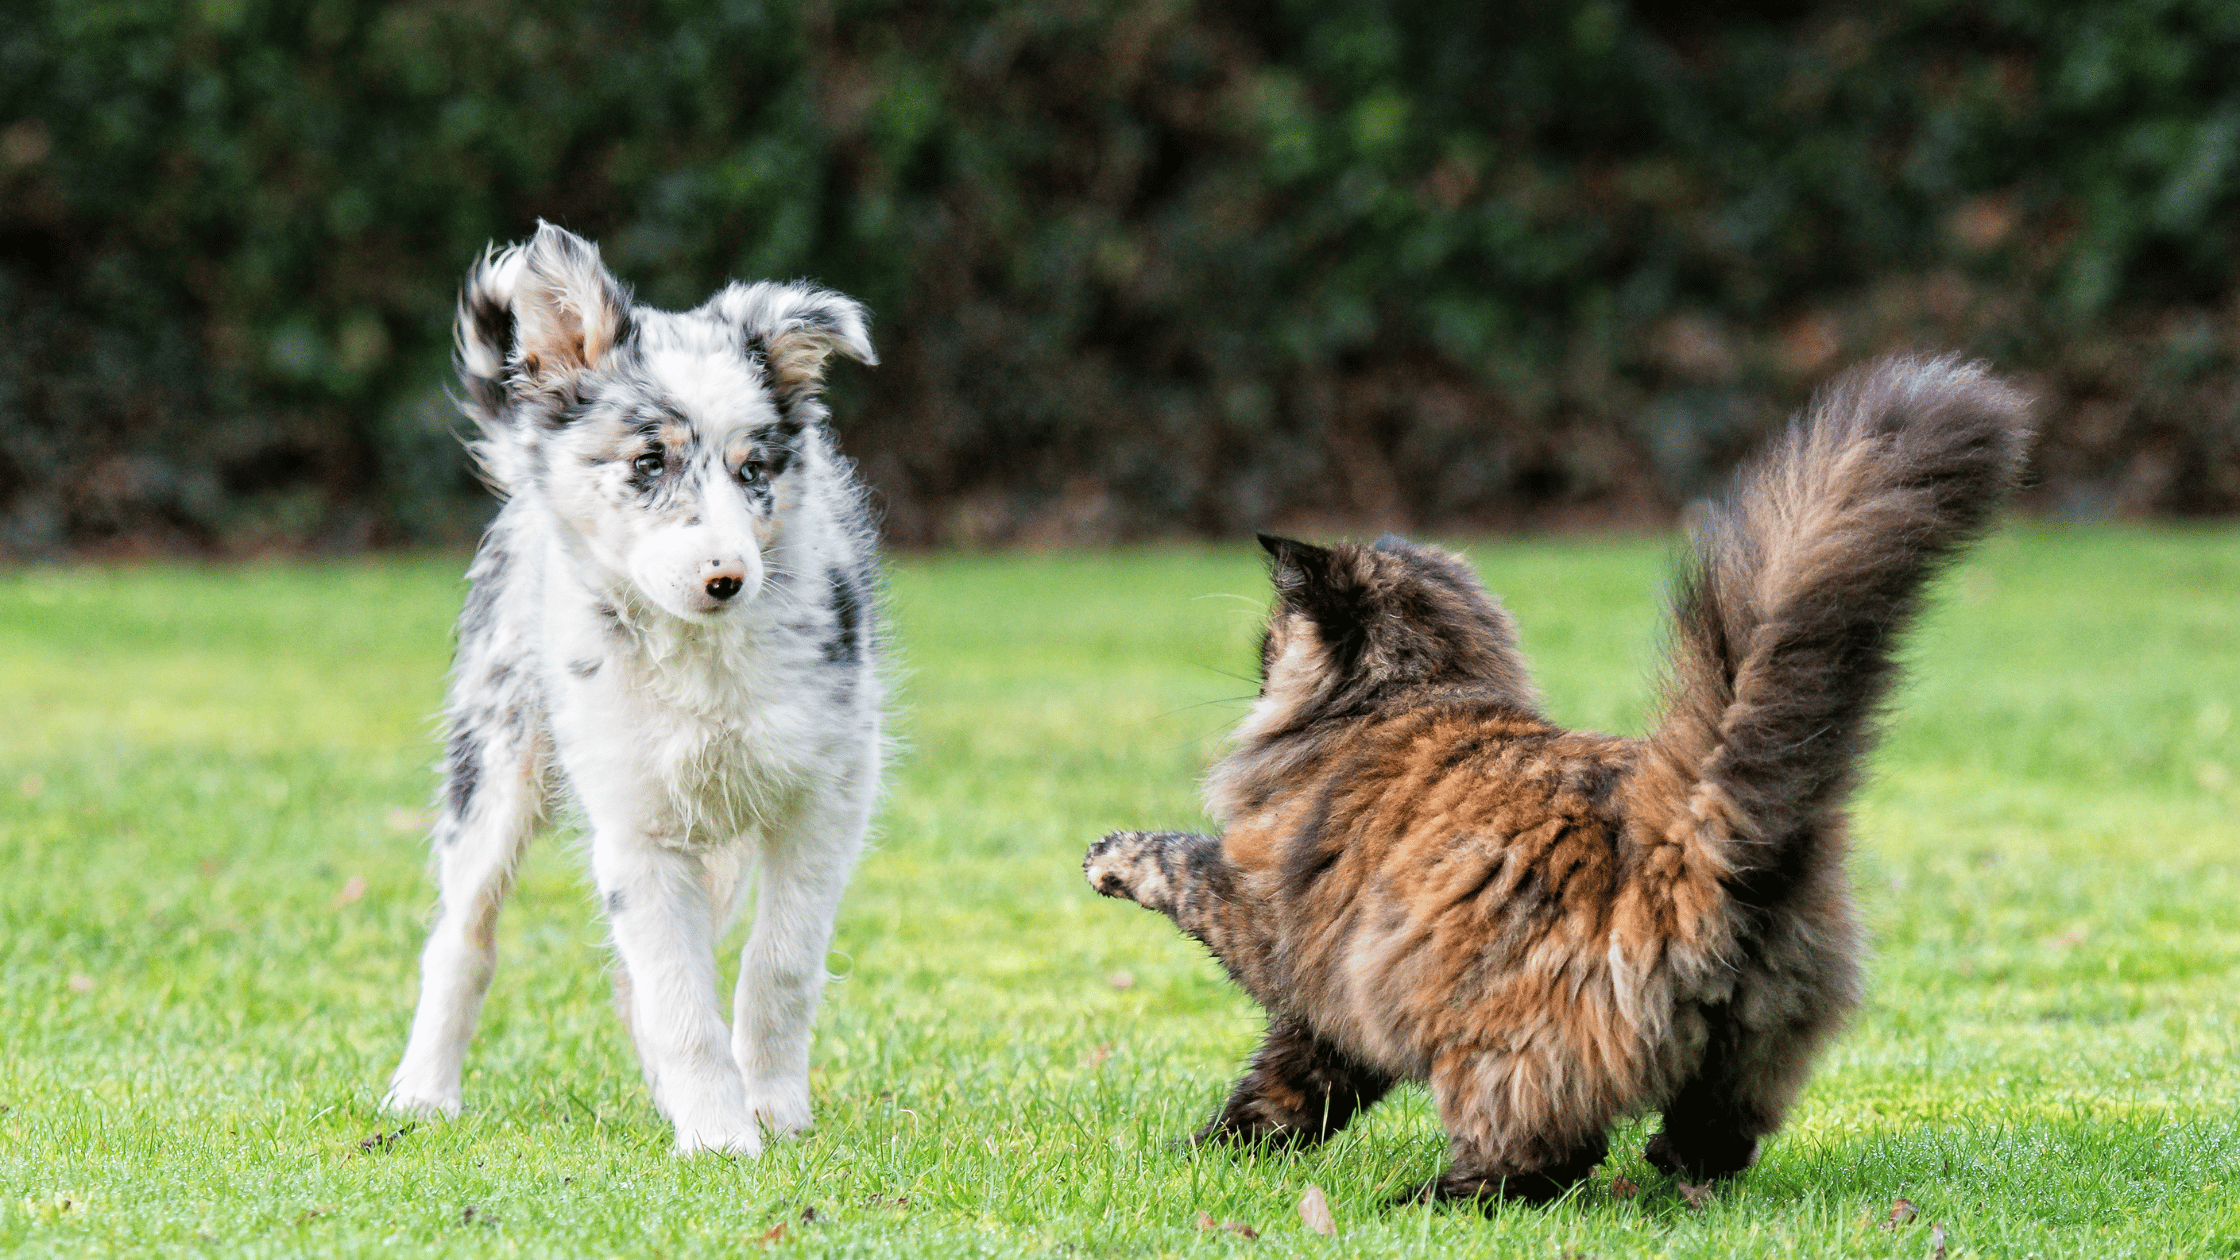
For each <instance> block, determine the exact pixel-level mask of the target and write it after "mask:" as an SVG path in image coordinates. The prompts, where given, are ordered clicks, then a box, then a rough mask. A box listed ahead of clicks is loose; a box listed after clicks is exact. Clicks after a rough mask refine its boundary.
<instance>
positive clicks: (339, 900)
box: [334, 875, 366, 906]
mask: <svg viewBox="0 0 2240 1260" xmlns="http://www.w3.org/2000/svg"><path fill="white" fill-rule="evenodd" d="M365 895H366V879H365V876H363V875H352V876H351V877H350V879H349V881H348V882H347V883H345V884H343V886H342V891H341V892H340V893H338V894H336V896H335V899H334V903H335V904H336V905H338V906H347V905H349V904H350V903H351V902H353V901H356V900H357V899H358V898H360V897H363V896H365Z"/></svg>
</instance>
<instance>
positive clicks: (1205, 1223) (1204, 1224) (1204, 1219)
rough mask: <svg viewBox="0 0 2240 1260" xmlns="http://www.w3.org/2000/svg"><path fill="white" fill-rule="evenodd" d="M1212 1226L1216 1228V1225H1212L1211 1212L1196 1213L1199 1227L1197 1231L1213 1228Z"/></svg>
mask: <svg viewBox="0 0 2240 1260" xmlns="http://www.w3.org/2000/svg"><path fill="white" fill-rule="evenodd" d="M1213 1228H1216V1226H1215V1225H1214V1223H1213V1216H1212V1214H1210V1213H1207V1212H1200V1213H1198V1229H1199V1231H1200V1232H1203V1231H1205V1230H1209V1229H1213Z"/></svg>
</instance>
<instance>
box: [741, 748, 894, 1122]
mask: <svg viewBox="0 0 2240 1260" xmlns="http://www.w3.org/2000/svg"><path fill="white" fill-rule="evenodd" d="M871 782H872V780H871V779H870V777H869V776H868V775H867V776H866V777H865V779H864V780H863V781H861V782H857V783H851V784H849V785H847V786H846V787H844V788H842V789H840V790H838V791H836V792H835V793H834V794H833V795H832V797H831V798H829V799H826V800H823V801H819V802H817V803H816V804H814V805H812V806H811V807H810V808H809V809H807V810H806V811H804V813H803V816H802V818H801V819H800V821H799V822H798V823H797V824H796V825H795V826H792V827H789V828H787V829H786V830H785V831H784V832H783V833H782V834H778V835H773V836H771V837H770V838H769V839H768V841H767V842H766V843H765V845H764V851H763V860H762V886H761V891H760V895H759V898H758V900H757V902H756V906H755V918H754V932H753V934H752V935H751V936H749V937H748V938H747V945H746V948H745V949H744V950H743V951H741V953H740V956H739V989H738V992H737V994H736V995H735V996H734V998H733V1002H732V1017H731V1029H732V1033H731V1035H732V1050H733V1052H734V1053H735V1054H736V1055H737V1056H738V1060H739V1070H740V1071H741V1072H742V1073H743V1074H744V1075H745V1077H746V1082H747V1105H748V1106H749V1107H750V1108H752V1109H753V1111H754V1114H755V1117H756V1119H758V1120H759V1121H761V1122H762V1123H763V1124H765V1125H767V1126H769V1128H770V1130H771V1132H773V1133H794V1132H798V1131H800V1130H802V1129H806V1128H808V1127H809V1125H810V1122H811V1119H810V1111H809V1030H810V1025H811V1024H812V1023H813V1022H814V1021H815V1019H816V1014H817V999H818V997H819V996H820V995H821V994H822V993H823V992H824V980H825V971H824V961H825V953H826V951H827V950H828V949H830V948H831V946H832V920H833V916H834V915H835V914H836V913H837V912H838V910H839V907H840V895H841V893H842V891H844V890H845V889H846V887H847V883H848V875H849V873H850V872H851V871H852V870H853V869H854V868H855V862H856V855H857V853H858V852H859V851H860V850H861V848H862V846H863V833H864V829H865V828H866V827H868V826H869V825H870V821H871V806H872V801H873V789H872V787H871Z"/></svg>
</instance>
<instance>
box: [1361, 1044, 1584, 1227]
mask: <svg viewBox="0 0 2240 1260" xmlns="http://www.w3.org/2000/svg"><path fill="white" fill-rule="evenodd" d="M1567 1062H1568V1061H1567ZM1567 1075H1568V1074H1567V1073H1565V1072H1563V1071H1561V1070H1560V1065H1559V1064H1558V1063H1556V1062H1554V1061H1547V1062H1535V1061H1533V1060H1531V1059H1528V1058H1525V1057H1523V1056H1519V1055H1515V1054H1511V1053H1508V1052H1505V1051H1491V1050H1475V1051H1459V1052H1454V1053H1449V1054H1446V1055H1442V1056H1441V1057H1440V1059H1439V1060H1438V1061H1437V1062H1436V1063H1434V1064H1433V1065H1432V1069H1431V1078H1430V1081H1429V1084H1430V1086H1431V1098H1432V1101H1433V1102H1435V1103H1437V1104H1438V1107H1439V1119H1440V1120H1441V1121H1442V1122H1444V1123H1445V1124H1446V1126H1447V1140H1448V1143H1449V1146H1450V1149H1451V1150H1452V1152H1453V1160H1454V1162H1453V1163H1452V1164H1450V1165H1449V1166H1448V1168H1447V1171H1445V1172H1444V1173H1441V1174H1440V1175H1438V1176H1436V1177H1433V1178H1432V1179H1431V1180H1430V1181H1428V1182H1426V1183H1424V1184H1423V1185H1422V1186H1421V1187H1419V1188H1417V1190H1416V1191H1415V1192H1414V1193H1412V1194H1409V1195H1404V1196H1402V1199H1403V1201H1415V1202H1422V1201H1425V1200H1431V1199H1449V1200H1461V1201H1465V1202H1477V1203H1479V1204H1480V1205H1481V1206H1491V1205H1492V1204H1493V1203H1495V1202H1497V1201H1500V1200H1504V1199H1506V1200H1512V1201H1516V1202H1521V1203H1552V1202H1554V1201H1555V1200H1557V1199H1560V1198H1562V1197H1563V1196H1564V1195H1565V1194H1566V1193H1568V1192H1569V1191H1570V1190H1571V1188H1572V1187H1573V1186H1575V1185H1577V1184H1578V1183H1580V1182H1581V1181H1584V1180H1585V1179H1586V1178H1587V1176H1588V1174H1590V1173H1592V1172H1593V1171H1594V1169H1595V1165H1597V1164H1600V1163H1601V1162H1602V1160H1603V1157H1604V1156H1606V1155H1608V1154H1609V1153H1610V1140H1609V1135H1608V1132H1607V1130H1608V1128H1609V1123H1610V1120H1611V1119H1612V1116H1611V1115H1610V1114H1609V1107H1608V1105H1607V1102H1605V1101H1597V1096H1598V1095H1599V1094H1600V1093H1601V1091H1599V1090H1597V1089H1594V1088H1593V1087H1591V1086H1589V1087H1588V1088H1587V1089H1585V1090H1581V1089H1580V1088H1578V1086H1579V1085H1580V1084H1581V1082H1579V1081H1577V1080H1575V1079H1565V1078H1566V1076H1567Z"/></svg>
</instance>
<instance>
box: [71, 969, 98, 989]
mask: <svg viewBox="0 0 2240 1260" xmlns="http://www.w3.org/2000/svg"><path fill="white" fill-rule="evenodd" d="M70 991H71V992H72V993H91V992H93V977H92V976H89V975H87V974H86V973H84V972H82V971H76V972H72V973H71V974H70Z"/></svg>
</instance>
